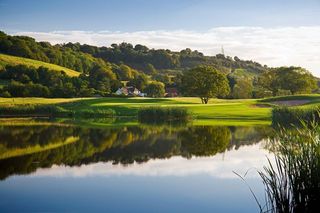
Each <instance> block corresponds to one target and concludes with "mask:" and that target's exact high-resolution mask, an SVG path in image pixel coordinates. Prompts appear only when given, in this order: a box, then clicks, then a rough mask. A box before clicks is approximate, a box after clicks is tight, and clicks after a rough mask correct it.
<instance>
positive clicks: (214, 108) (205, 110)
mask: <svg viewBox="0 0 320 213" xmlns="http://www.w3.org/2000/svg"><path fill="white" fill-rule="evenodd" d="M256 103H257V100H224V99H211V100H210V101H209V103H208V104H201V101H200V99H199V98H74V99H65V98H59V99H46V98H0V106H15V105H29V104H30V105H33V104H41V105H43V104H56V105H59V106H62V107H63V108H65V109H72V110H85V109H113V110H114V111H115V112H116V114H117V115H118V116H136V115H137V112H138V109H139V108H141V107H151V106H157V107H159V106H161V107H184V108H186V109H187V110H188V111H189V112H190V113H191V114H192V116H193V117H194V118H195V119H197V120H212V119H218V120H229V121H231V120H238V121H239V120H240V121H257V120H258V121H268V120H269V119H270V108H265V107H264V108H262V107H257V106H256Z"/></svg>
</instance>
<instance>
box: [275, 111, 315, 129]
mask: <svg viewBox="0 0 320 213" xmlns="http://www.w3.org/2000/svg"><path fill="white" fill-rule="evenodd" d="M319 112H320V109H319V108H318V107H315V108H289V107H276V108H273V109H272V124H273V125H274V126H278V125H281V126H289V125H300V124H301V121H304V122H306V123H309V124H310V122H311V121H315V122H320V113H319Z"/></svg>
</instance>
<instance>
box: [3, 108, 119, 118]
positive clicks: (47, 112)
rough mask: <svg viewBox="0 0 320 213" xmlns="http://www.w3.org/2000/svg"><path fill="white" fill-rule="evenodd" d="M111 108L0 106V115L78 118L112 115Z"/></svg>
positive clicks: (113, 112)
mask: <svg viewBox="0 0 320 213" xmlns="http://www.w3.org/2000/svg"><path fill="white" fill-rule="evenodd" d="M115 114H116V113H115V111H114V110H112V109H95V108H90V109H82V110H69V109H65V108H63V107H61V106H56V105H19V106H0V117H29V116H32V117H80V118H106V117H113V116H114V115H115Z"/></svg>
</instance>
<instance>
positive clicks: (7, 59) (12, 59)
mask: <svg viewBox="0 0 320 213" xmlns="http://www.w3.org/2000/svg"><path fill="white" fill-rule="evenodd" d="M6 65H26V66H32V67H36V68H38V67H41V66H43V67H46V68H48V69H50V70H54V71H64V72H65V73H66V74H67V75H68V76H71V77H73V76H79V75H80V73H79V72H77V71H75V70H72V69H68V68H65V67H62V66H59V65H55V64H50V63H46V62H42V61H37V60H33V59H28V58H23V57H17V56H11V55H5V54H0V70H1V69H2V68H3V67H5V66H6Z"/></svg>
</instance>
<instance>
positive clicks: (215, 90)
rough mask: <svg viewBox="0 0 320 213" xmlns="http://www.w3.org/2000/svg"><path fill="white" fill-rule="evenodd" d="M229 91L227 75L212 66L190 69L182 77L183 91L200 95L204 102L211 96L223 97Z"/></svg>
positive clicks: (187, 93)
mask: <svg viewBox="0 0 320 213" xmlns="http://www.w3.org/2000/svg"><path fill="white" fill-rule="evenodd" d="M229 92H230V87H229V83H228V79H227V77H226V76H225V75H224V74H223V73H221V72H219V71H218V70H216V69H214V68H213V67H210V66H198V67H196V68H193V69H190V70H188V71H186V72H185V74H184V75H183V77H182V93H184V94H185V95H188V96H196V97H200V99H201V101H202V103H203V104H207V103H208V101H209V98H214V97H217V96H219V97H223V96H226V95H228V94H229Z"/></svg>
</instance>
